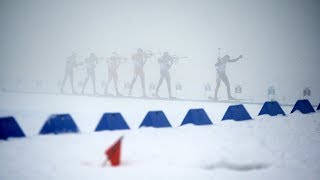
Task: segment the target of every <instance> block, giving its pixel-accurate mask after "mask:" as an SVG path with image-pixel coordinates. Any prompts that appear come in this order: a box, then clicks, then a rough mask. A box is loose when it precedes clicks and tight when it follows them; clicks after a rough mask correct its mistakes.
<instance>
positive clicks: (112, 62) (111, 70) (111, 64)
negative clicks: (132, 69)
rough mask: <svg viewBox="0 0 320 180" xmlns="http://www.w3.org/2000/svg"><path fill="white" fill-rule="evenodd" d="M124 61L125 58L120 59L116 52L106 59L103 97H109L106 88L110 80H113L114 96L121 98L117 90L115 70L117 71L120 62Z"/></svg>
mask: <svg viewBox="0 0 320 180" xmlns="http://www.w3.org/2000/svg"><path fill="white" fill-rule="evenodd" d="M125 59H126V58H122V57H120V56H119V55H118V54H117V53H116V52H113V53H112V56H111V57H109V58H108V59H107V63H108V81H107V85H106V88H105V90H104V94H105V95H110V94H109V93H108V88H109V85H110V82H111V80H113V83H114V88H115V91H116V96H122V95H121V94H120V93H119V88H118V73H117V70H118V68H119V66H120V64H121V62H122V60H125Z"/></svg>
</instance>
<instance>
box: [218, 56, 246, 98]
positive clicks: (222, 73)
mask: <svg viewBox="0 0 320 180" xmlns="http://www.w3.org/2000/svg"><path fill="white" fill-rule="evenodd" d="M241 58H242V55H240V56H239V57H237V58H235V59H230V56H229V55H225V56H224V57H222V58H220V56H219V58H218V61H217V63H216V64H215V67H216V70H217V80H216V81H217V86H216V89H215V92H214V98H213V100H215V101H216V100H218V97H217V95H218V90H219V88H220V83H221V80H222V81H223V82H224V84H225V85H226V86H227V93H228V99H229V100H236V99H235V98H234V97H232V96H231V93H230V83H229V79H228V77H227V75H226V65H227V63H232V62H236V61H238V60H239V59H241Z"/></svg>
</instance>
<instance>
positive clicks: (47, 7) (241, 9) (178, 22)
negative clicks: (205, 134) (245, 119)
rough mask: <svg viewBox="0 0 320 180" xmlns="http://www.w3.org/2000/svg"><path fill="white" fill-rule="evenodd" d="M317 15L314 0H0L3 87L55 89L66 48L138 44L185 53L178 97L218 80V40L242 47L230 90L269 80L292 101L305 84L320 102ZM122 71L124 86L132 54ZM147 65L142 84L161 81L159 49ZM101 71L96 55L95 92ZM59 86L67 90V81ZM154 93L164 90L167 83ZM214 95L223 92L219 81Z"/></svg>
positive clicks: (79, 77) (194, 94)
mask: <svg viewBox="0 0 320 180" xmlns="http://www.w3.org/2000/svg"><path fill="white" fill-rule="evenodd" d="M319 17H320V1H317V0H305V1H302V0H265V1H262V0H239V1H236V0H233V1H230V0H221V1H216V0H158V1H151V0H87V1H86V0H55V1H50V0H0V62H1V63H0V82H1V83H0V88H2V90H4V89H6V90H24V91H39V92H57V93H58V92H59V90H60V87H59V84H61V81H62V80H63V77H64V70H65V61H66V57H68V56H70V55H71V54H72V52H75V53H77V55H78V57H79V59H78V60H79V61H83V60H84V58H86V57H88V56H89V53H90V52H94V53H95V54H96V55H97V56H98V57H109V56H111V53H112V52H113V51H117V52H118V53H119V54H120V55H121V56H124V57H131V55H132V54H133V53H134V52H135V51H136V49H137V48H143V49H148V50H152V51H154V52H159V51H160V52H164V51H169V53H171V54H176V55H178V56H188V57H189V58H188V59H187V62H180V63H179V64H175V65H173V67H172V69H171V76H172V86H173V88H174V84H175V83H176V82H181V83H182V85H183V89H184V98H187V99H204V98H205V97H204V84H205V83H207V82H209V83H210V84H212V89H214V87H215V78H216V72H215V68H214V64H215V62H216V59H217V56H218V48H221V55H226V54H228V55H230V56H231V57H234V58H235V57H237V56H239V55H240V54H244V58H243V59H241V60H240V61H238V62H235V63H230V64H228V65H227V75H228V77H229V80H230V84H231V88H232V94H233V95H234V87H235V86H236V85H241V86H242V87H243V94H241V95H240V97H241V98H246V99H253V100H254V101H257V102H258V101H265V100H266V99H267V89H268V87H269V86H271V85H272V86H274V87H275V89H276V98H277V99H278V100H279V101H280V102H283V103H293V102H295V101H296V100H297V99H299V98H302V90H303V88H304V87H310V88H311V90H312V95H311V97H310V100H311V102H312V103H313V104H318V103H319V100H320V93H319V92H320V83H319V82H320V81H319V67H320V55H319V54H320V36H319V32H320V20H319V19H320V18H319ZM118 74H119V86H120V91H122V93H123V94H126V93H124V91H123V85H124V83H125V82H130V81H131V79H132V76H133V67H132V62H131V61H129V62H128V63H126V64H123V65H122V66H120V67H119V70H118ZM145 74H146V87H147V88H148V85H149V83H151V82H154V83H155V84H156V83H157V82H158V80H159V77H160V74H159V65H158V63H157V57H153V58H152V59H151V60H150V61H149V62H147V63H146V65H145ZM84 75H85V71H84V70H81V68H80V69H79V70H78V71H77V73H76V74H75V87H76V89H77V91H78V92H80V86H78V82H80V81H83V78H84ZM106 79H107V64H106V63H105V62H101V63H99V64H98V67H97V69H96V83H97V89H98V92H100V93H102V88H101V83H102V82H103V81H106ZM112 84H113V83H112ZM91 87H92V85H91V81H89V82H88V85H87V88H91ZM65 89H66V91H70V90H71V89H70V84H69V81H67V84H66V88H65ZM109 89H110V90H111V91H113V86H112V85H111V86H110V87H109ZM140 90H141V85H140V79H138V80H137V82H136V84H135V86H134V90H133V94H134V95H136V96H139V95H140V94H141V92H140ZM86 92H87V93H91V92H92V91H91V90H90V89H87V90H86ZM173 94H174V95H175V90H174V89H173ZM160 95H161V96H163V97H166V96H167V89H166V84H165V83H164V84H163V85H162V87H161V91H160ZM219 96H220V98H222V99H223V98H226V96H227V95H226V88H225V85H224V84H223V83H222V85H221V87H220V91H219Z"/></svg>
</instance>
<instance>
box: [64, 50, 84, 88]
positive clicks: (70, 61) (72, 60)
mask: <svg viewBox="0 0 320 180" xmlns="http://www.w3.org/2000/svg"><path fill="white" fill-rule="evenodd" d="M76 58H77V55H76V54H75V53H73V54H72V55H71V56H69V57H67V61H66V69H65V74H64V78H63V82H62V85H61V89H60V91H61V93H63V88H64V86H65V84H66V81H67V79H68V78H69V79H70V84H71V90H72V93H73V94H76V93H77V92H76V91H75V89H74V86H73V73H74V72H73V71H74V69H75V68H76V67H77V66H78V65H81V63H78V62H77V60H76Z"/></svg>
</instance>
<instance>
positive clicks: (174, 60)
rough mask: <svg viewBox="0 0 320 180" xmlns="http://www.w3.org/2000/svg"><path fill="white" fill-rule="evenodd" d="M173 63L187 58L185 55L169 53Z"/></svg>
mask: <svg viewBox="0 0 320 180" xmlns="http://www.w3.org/2000/svg"><path fill="white" fill-rule="evenodd" d="M171 57H172V60H173V63H179V61H181V60H184V61H187V60H186V59H188V57H187V56H177V55H171Z"/></svg>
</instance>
